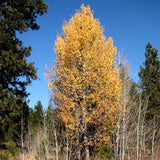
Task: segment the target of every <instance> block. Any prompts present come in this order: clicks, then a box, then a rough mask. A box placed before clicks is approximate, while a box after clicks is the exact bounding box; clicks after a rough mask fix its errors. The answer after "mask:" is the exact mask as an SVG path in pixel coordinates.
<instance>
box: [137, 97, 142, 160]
mask: <svg viewBox="0 0 160 160" xmlns="http://www.w3.org/2000/svg"><path fill="white" fill-rule="evenodd" d="M139 103H140V104H139V108H138V123H137V160H139V130H140V127H139V126H140V118H141V105H142V104H141V97H140V100H139Z"/></svg>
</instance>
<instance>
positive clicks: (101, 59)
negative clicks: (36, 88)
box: [46, 5, 121, 159]
mask: <svg viewBox="0 0 160 160" xmlns="http://www.w3.org/2000/svg"><path fill="white" fill-rule="evenodd" d="M116 51H117V50H116V48H115V47H113V40H112V38H109V39H108V40H106V37H105V36H104V34H103V27H101V26H100V22H99V21H98V20H97V19H94V18H93V14H92V12H91V10H90V7H89V6H88V7H84V5H82V6H81V10H80V11H79V12H77V13H76V14H75V15H74V16H73V17H72V18H71V19H70V21H69V22H68V23H67V22H66V23H65V24H64V26H63V33H62V36H58V37H57V41H56V43H55V53H56V55H57V59H56V65H55V67H54V70H51V71H48V72H47V73H46V75H47V78H48V86H49V88H50V89H52V91H53V92H54V93H53V98H54V102H55V104H56V105H57V106H58V107H59V109H60V115H61V117H62V120H63V122H64V123H65V126H66V128H68V129H70V130H72V131H73V130H74V131H77V132H79V135H80V137H81V138H80V144H81V146H82V147H84V148H83V149H84V150H85V156H86V159H89V154H90V153H89V148H90V152H91V148H92V146H93V145H94V140H95V139H96V146H95V148H96V147H98V143H99V145H100V144H101V143H107V142H109V135H110V134H111V133H112V131H113V129H114V128H115V127H116V118H117V115H118V111H119V108H118V105H117V104H118V102H119V97H120V88H121V87H120V80H119V74H118V70H117V68H116V67H115V65H114V63H115V62H114V60H115V55H116ZM54 72H55V74H53V73H54ZM97 137H98V138H97Z"/></svg>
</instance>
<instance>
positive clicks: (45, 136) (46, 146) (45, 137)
mask: <svg viewBox="0 0 160 160" xmlns="http://www.w3.org/2000/svg"><path fill="white" fill-rule="evenodd" d="M43 116H44V140H45V144H44V145H45V150H46V152H45V154H46V160H48V143H47V135H46V134H47V133H46V121H45V115H43Z"/></svg>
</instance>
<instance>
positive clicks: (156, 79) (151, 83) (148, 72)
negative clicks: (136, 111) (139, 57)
mask: <svg viewBox="0 0 160 160" xmlns="http://www.w3.org/2000/svg"><path fill="white" fill-rule="evenodd" d="M145 57H146V60H145V62H144V63H143V65H144V67H143V66H140V72H139V77H140V85H141V89H142V94H143V97H148V98H149V102H148V114H147V115H148V118H152V117H153V115H154V114H157V115H160V60H159V57H158V50H157V49H155V48H152V45H151V44H150V43H148V44H147V46H146V52H145Z"/></svg>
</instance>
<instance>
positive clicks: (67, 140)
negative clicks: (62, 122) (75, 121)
mask: <svg viewBox="0 0 160 160" xmlns="http://www.w3.org/2000/svg"><path fill="white" fill-rule="evenodd" d="M66 131H67V149H66V160H68V145H69V143H68V129H67V128H66Z"/></svg>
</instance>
